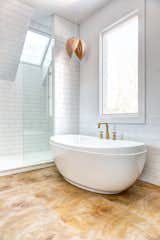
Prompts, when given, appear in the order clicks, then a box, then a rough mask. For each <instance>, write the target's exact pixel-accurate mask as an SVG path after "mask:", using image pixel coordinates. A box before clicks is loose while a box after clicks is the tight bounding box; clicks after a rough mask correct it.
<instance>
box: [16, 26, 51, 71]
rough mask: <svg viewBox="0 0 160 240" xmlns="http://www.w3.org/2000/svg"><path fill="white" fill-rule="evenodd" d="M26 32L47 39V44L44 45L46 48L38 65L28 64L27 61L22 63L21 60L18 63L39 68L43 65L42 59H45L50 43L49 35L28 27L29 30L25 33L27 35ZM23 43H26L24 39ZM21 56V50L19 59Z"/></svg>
mask: <svg viewBox="0 0 160 240" xmlns="http://www.w3.org/2000/svg"><path fill="white" fill-rule="evenodd" d="M28 32H33V33H36V34H38V35H41V36H44V37H47V38H48V43H47V44H46V47H45V49H44V52H43V54H42V57H41V61H40V64H35V63H32V62H29V61H23V60H21V59H20V62H21V63H24V64H28V65H32V66H38V67H41V66H42V65H43V61H44V59H45V56H46V53H47V51H48V47H49V45H50V42H51V35H50V34H48V33H46V32H43V31H40V30H37V29H35V28H32V27H30V28H29V29H28V31H27V33H28ZM25 41H26V39H25ZM22 54H23V50H22V53H21V58H22Z"/></svg>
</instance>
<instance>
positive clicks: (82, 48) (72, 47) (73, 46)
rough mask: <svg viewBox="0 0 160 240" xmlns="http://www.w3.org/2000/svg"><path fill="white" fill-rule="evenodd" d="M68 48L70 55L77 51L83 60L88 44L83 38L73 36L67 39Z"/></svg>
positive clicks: (77, 54)
mask: <svg viewBox="0 0 160 240" xmlns="http://www.w3.org/2000/svg"><path fill="white" fill-rule="evenodd" d="M66 50H67V53H68V55H69V57H72V55H73V53H75V54H76V56H77V57H78V59H79V60H82V59H83V57H84V56H85V52H86V45H85V42H84V41H83V40H82V39H79V38H74V37H73V38H70V39H68V40H67V43H66Z"/></svg>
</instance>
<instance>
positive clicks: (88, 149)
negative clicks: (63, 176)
mask: <svg viewBox="0 0 160 240" xmlns="http://www.w3.org/2000/svg"><path fill="white" fill-rule="evenodd" d="M49 143H50V145H51V146H53V147H58V148H63V149H65V150H69V151H75V152H79V153H87V154H95V155H101V156H110V157H114V156H115V157H118V156H119V157H125V156H126V157H128V156H131V157H132V156H133V157H134V156H138V155H142V154H146V153H147V148H146V149H145V150H144V151H141V152H135V153H107V152H106V153H104V152H96V151H94V148H93V149H91V148H86V149H84V148H83V147H75V146H72V147H71V146H66V145H64V144H62V143H55V142H53V140H50V141H49ZM144 146H145V145H144Z"/></svg>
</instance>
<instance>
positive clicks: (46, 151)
mask: <svg viewBox="0 0 160 240" xmlns="http://www.w3.org/2000/svg"><path fill="white" fill-rule="evenodd" d="M39 36H40V37H41V38H42V36H41V33H39ZM36 37H38V36H36ZM46 38H47V37H46ZM46 38H45V40H46V41H45V43H46V46H45V51H44V42H43V46H42V48H40V49H39V51H41V49H43V56H41V53H40V52H39V54H40V56H41V62H39V61H37V64H33V62H34V54H33V57H30V58H29V57H28V58H26V59H31V60H32V63H30V62H29V61H28V60H27V61H24V62H21V65H22V66H23V127H24V136H23V152H24V157H23V164H24V166H25V165H32V164H40V163H44V162H49V161H52V158H53V154H52V151H51V149H50V145H49V138H50V136H51V135H52V133H53V127H52V126H53V109H52V107H53V106H52V100H53V97H52V86H53V85H52V50H53V45H54V41H53V40H52V39H50V38H49V37H48V41H47V39H46ZM33 42H34V41H31V42H28V46H27V47H26V48H25V56H26V55H27V53H26V49H28V55H30V54H31V52H29V50H31V49H32V43H33ZM26 44H27V43H26ZM39 47H40V45H39ZM32 51H33V49H32ZM37 53H38V51H37ZM21 59H23V52H22V58H21ZM36 59H37V54H36ZM35 62H36V61H35Z"/></svg>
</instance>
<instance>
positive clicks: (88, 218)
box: [0, 166, 160, 240]
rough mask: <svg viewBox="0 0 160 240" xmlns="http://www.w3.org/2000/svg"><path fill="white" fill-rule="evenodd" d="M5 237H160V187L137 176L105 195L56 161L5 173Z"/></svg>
mask: <svg viewBox="0 0 160 240" xmlns="http://www.w3.org/2000/svg"><path fill="white" fill-rule="evenodd" d="M0 240H160V187H156V186H154V185H151V184H147V183H143V182H140V181H137V182H136V183H135V184H134V186H132V187H131V188H130V189H129V190H127V191H126V192H123V193H121V194H119V195H100V194H95V193H91V192H87V191H84V190H81V189H78V188H76V187H74V186H72V185H70V184H69V183H67V182H65V181H64V180H63V178H62V177H61V176H60V175H59V173H58V172H57V170H56V167H55V166H53V167H50V168H45V169H41V170H36V171H32V172H27V173H20V174H17V175H12V176H6V177H1V178H0Z"/></svg>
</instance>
